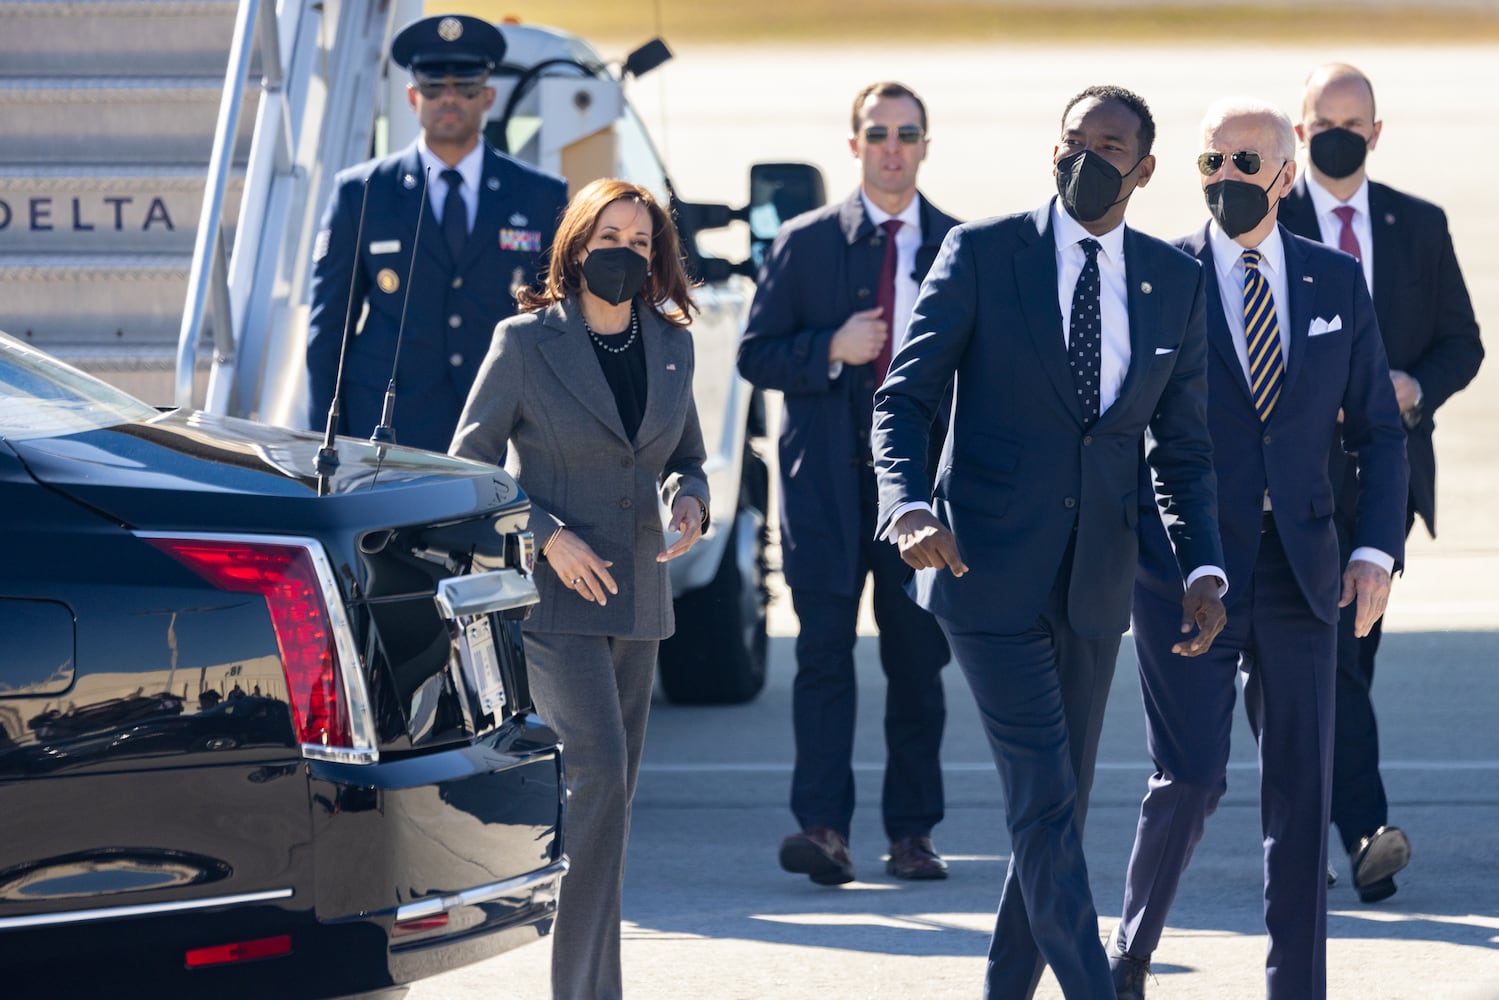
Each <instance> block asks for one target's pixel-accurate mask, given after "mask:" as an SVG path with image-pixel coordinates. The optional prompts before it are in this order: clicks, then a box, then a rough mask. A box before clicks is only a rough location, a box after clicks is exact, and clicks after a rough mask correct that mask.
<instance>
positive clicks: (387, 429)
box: [370, 167, 466, 444]
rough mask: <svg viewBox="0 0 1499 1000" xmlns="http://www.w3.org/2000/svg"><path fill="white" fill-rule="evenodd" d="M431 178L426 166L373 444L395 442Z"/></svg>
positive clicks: (372, 437)
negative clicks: (400, 374) (399, 377)
mask: <svg viewBox="0 0 1499 1000" xmlns="http://www.w3.org/2000/svg"><path fill="white" fill-rule="evenodd" d="M431 178H432V168H431V167H427V168H426V169H424V170H423V171H422V196H421V199H420V200H419V201H418V202H417V206H416V232H415V233H414V234H413V235H412V237H411V263H410V264H409V265H407V267H406V297H405V298H403V299H402V300H401V322H400V324H399V325H398V326H397V327H396V352H395V356H394V357H392V358H391V360H390V382H389V383H387V384H386V386H385V404H384V406H382V407H381V410H380V423H379V424H378V425H376V427H375V430H374V431H373V433H371V434H370V440H371V441H373V442H374V443H375V444H395V443H396V432H395V428H394V427H393V426H392V425H391V422H392V421H393V420H394V419H395V415H396V371H397V369H399V368H400V365H401V338H402V337H404V336H405V335H406V307H407V306H408V305H410V304H411V279H412V278H413V277H415V276H416V248H417V246H418V245H419V244H420V243H421V239H422V216H424V215H426V208H427V184H428V182H429V181H430V180H431ZM465 211H466V209H465Z"/></svg>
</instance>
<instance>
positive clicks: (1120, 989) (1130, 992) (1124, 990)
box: [1108, 927, 1150, 1000]
mask: <svg viewBox="0 0 1499 1000" xmlns="http://www.w3.org/2000/svg"><path fill="white" fill-rule="evenodd" d="M1108 953H1109V975H1111V976H1113V978H1114V997H1115V1000H1145V979H1146V977H1147V976H1149V975H1150V959H1148V958H1135V957H1134V956H1133V955H1126V954H1125V953H1124V952H1123V951H1122V950H1121V949H1120V947H1119V929H1118V928H1117V927H1116V928H1115V929H1114V933H1113V935H1112V936H1111V937H1110V938H1109V947H1108Z"/></svg>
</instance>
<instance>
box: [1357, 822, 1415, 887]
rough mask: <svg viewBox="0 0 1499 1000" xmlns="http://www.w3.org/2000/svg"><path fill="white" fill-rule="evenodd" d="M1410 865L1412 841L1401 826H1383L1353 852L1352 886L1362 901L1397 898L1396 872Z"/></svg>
mask: <svg viewBox="0 0 1499 1000" xmlns="http://www.w3.org/2000/svg"><path fill="white" fill-rule="evenodd" d="M1410 863H1411V842H1410V840H1409V839H1408V838H1407V837H1406V836H1405V831H1403V830H1401V829H1400V828H1399V827H1398V826H1382V827H1380V828H1379V829H1378V830H1375V831H1374V832H1373V833H1371V834H1370V835H1369V836H1367V837H1365V838H1364V839H1363V840H1361V841H1359V845H1358V850H1356V851H1354V852H1353V887H1354V888H1355V889H1357V890H1358V898H1359V900H1360V901H1361V902H1365V903H1377V902H1379V901H1380V900H1382V899H1389V898H1390V897H1391V896H1393V895H1395V878H1394V875H1395V873H1396V872H1398V871H1400V870H1401V869H1402V868H1404V867H1405V866H1406V865H1408V864H1410Z"/></svg>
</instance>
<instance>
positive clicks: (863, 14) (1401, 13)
mask: <svg viewBox="0 0 1499 1000" xmlns="http://www.w3.org/2000/svg"><path fill="white" fill-rule="evenodd" d="M426 6H427V9H428V10H429V11H430V12H433V13H437V12H455V13H471V14H474V15H476V16H480V17H487V18H490V19H492V20H500V19H502V18H505V17H515V18H518V19H519V20H521V21H534V22H536V23H540V24H550V25H554V26H556V27H559V28H564V29H566V30H568V31H571V32H574V33H576V34H580V35H584V36H586V37H588V38H590V39H593V40H594V41H601V40H602V41H611V40H621V41H634V40H637V39H644V38H647V37H649V36H650V35H651V34H653V33H659V34H664V35H665V36H666V37H667V38H669V39H671V40H672V41H673V43H681V42H693V43H703V42H714V43H757V42H758V43H763V42H797V43H807V42H826V43H828V44H831V45H840V44H845V43H868V42H890V41H897V40H907V41H912V42H980V41H1004V42H1011V43H1014V42H1027V41H1036V42H1057V41H1061V40H1073V41H1078V42H1088V43H1096V42H1101V41H1135V42H1138V41H1154V42H1176V41H1190V40H1204V39H1226V38H1232V39H1241V40H1242V39H1248V38H1255V37H1258V38H1261V39H1263V40H1264V41H1265V42H1267V43H1285V42H1297V41H1300V42H1306V41H1309V40H1311V39H1316V38H1330V37H1335V38H1338V39H1340V40H1341V41H1343V42H1344V43H1359V42H1412V43H1425V44H1430V43H1441V42H1465V43H1470V44H1471V43H1475V42H1480V41H1485V40H1495V39H1499V5H1496V4H1494V3H1490V2H1483V0H1468V2H1466V3H1447V4H1419V3H1406V4H1399V3H1387V2H1380V0H1332V2H1329V0H1322V2H1308V3H1296V2H1292V0H1274V2H1269V3H1259V4H1250V3H1232V2H1230V3H1223V2H1213V0H1199V2H1196V3H1191V2H1180V3H1175V4H1164V3H1161V4H1153V3H1132V2H1129V0H1113V2H1109V0H1093V2H1091V3H1090V2H1086V0H1062V2H1050V3H1041V2H1038V3H1030V4H1025V3H1013V2H1005V0H753V2H742V0H706V2H704V0H639V2H634V3H631V2H626V0H427V4H426Z"/></svg>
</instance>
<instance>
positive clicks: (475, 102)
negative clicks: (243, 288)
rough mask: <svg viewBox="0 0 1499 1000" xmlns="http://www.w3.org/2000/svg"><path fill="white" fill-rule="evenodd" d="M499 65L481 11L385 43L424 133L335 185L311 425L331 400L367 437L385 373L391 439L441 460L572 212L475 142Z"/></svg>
mask: <svg viewBox="0 0 1499 1000" xmlns="http://www.w3.org/2000/svg"><path fill="white" fill-rule="evenodd" d="M504 56H505V40H504V37H503V36H502V35H501V34H500V32H499V29H497V28H495V26H494V25H492V24H490V23H488V22H487V21H482V20H480V19H479V18H476V17H466V16H461V15H441V16H437V17H428V18H423V19H421V20H419V21H415V22H413V23H411V24H409V25H407V26H406V27H405V28H403V29H401V31H400V32H399V33H398V34H397V35H396V36H395V39H394V41H393V42H392V44H391V59H392V61H394V62H395V63H396V65H398V66H401V67H403V68H406V69H409V70H410V71H411V84H410V85H409V86H408V87H407V88H406V97H407V100H408V101H409V102H410V104H411V108H412V110H413V111H415V112H416V115H417V118H418V120H419V121H420V123H421V127H422V131H421V136H420V137H419V138H418V139H417V140H416V142H415V143H413V144H412V145H411V146H408V147H407V148H406V149H403V150H401V151H400V152H398V153H394V154H392V155H390V156H387V157H385V158H383V159H377V160H371V161H369V162H367V163H361V164H359V165H358V166H355V167H352V168H350V169H348V170H346V171H344V172H343V173H341V174H339V175H338V177H337V179H336V180H335V181H334V191H333V197H332V198H331V200H330V201H329V203H328V208H327V211H326V213H325V214H324V216H323V221H322V227H321V231H320V232H319V233H318V237H317V243H316V245H315V247H314V250H313V256H314V265H313V278H312V312H311V316H310V318H309V320H308V331H307V341H308V342H307V381H308V408H307V417H306V419H307V424H308V426H309V427H313V428H316V429H321V428H322V427H323V426H325V424H326V422H327V420H328V416H329V409H330V407H331V406H332V404H333V401H334V396H335V393H341V404H340V407H339V412H338V420H337V423H336V425H335V429H336V430H338V431H339V432H340V433H343V434H354V435H358V436H360V437H365V436H369V435H370V434H371V433H372V432H373V431H374V430H375V429H376V427H377V426H378V425H380V424H381V423H382V422H383V421H382V413H383V409H384V401H385V396H386V388H387V386H388V385H389V384H390V383H391V381H392V379H394V380H395V382H396V384H397V387H398V388H399V396H398V397H397V398H398V405H397V406H396V407H395V412H394V420H393V421H392V422H393V425H394V437H395V439H396V440H397V441H399V442H400V443H401V444H409V445H415V446H417V447H421V448H431V449H434V450H436V451H445V450H446V449H447V446H448V442H449V441H451V440H452V437H453V430H454V428H455V427H456V426H457V423H458V414H459V412H460V411H461V410H462V408H463V403H464V401H465V400H466V399H467V398H468V390H469V387H470V386H471V385H472V384H473V381H474V376H475V375H476V374H477V373H478V371H479V362H481V361H482V360H483V359H484V354H485V352H486V350H487V349H488V347H489V340H490V335H491V334H492V333H493V331H494V327H495V324H496V323H498V322H499V321H500V320H502V319H505V318H506V317H508V316H512V315H514V313H515V291H516V289H517V288H520V287H523V286H525V285H529V284H531V283H532V282H533V281H534V280H535V278H536V272H537V265H538V262H539V260H540V258H541V254H542V252H543V251H545V250H547V249H548V248H549V247H550V246H551V243H552V236H553V234H554V233H555V232H556V228H557V219H558V217H559V216H560V215H561V212H562V208H563V206H564V205H565V204H566V203H567V185H566V183H565V182H564V181H563V180H562V179H561V178H559V177H554V176H552V175H551V174H547V173H543V172H542V171H539V170H537V169H535V168H534V167H531V166H529V165H527V164H524V163H521V162H520V161H519V160H516V159H512V158H511V157H509V156H505V155H504V154H502V153H499V152H497V151H496V150H494V149H492V148H491V147H490V146H489V145H488V144H487V143H485V142H483V141H482V140H481V137H480V130H481V129H482V128H483V125H484V118H485V114H486V112H488V110H489V108H490V107H491V106H492V105H493V104H494V99H495V92H494V89H493V88H492V87H490V86H489V76H490V74H491V73H492V72H494V69H495V67H496V66H498V65H499V63H500V61H501V60H502V59H503V58H504ZM418 221H420V225H418ZM361 233H362V235H361ZM418 240H420V243H421V245H420V246H417V245H416V244H417V241H418ZM413 255H415V266H414V267H413V264H412V257H413ZM351 290H352V298H351ZM403 317H404V321H403ZM356 324H358V325H356ZM346 325H347V326H350V327H353V329H351V330H350V331H349V345H348V358H347V360H346V362H345V364H344V378H343V385H342V386H341V387H340V386H337V385H336V384H335V383H336V382H337V379H338V371H339V352H340V347H341V345H342V343H343V340H344V338H345V326H346ZM355 333H357V334H358V336H353V334H355ZM398 346H399V350H400V364H399V365H397V364H396V360H397V358H396V354H397V348H398Z"/></svg>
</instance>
